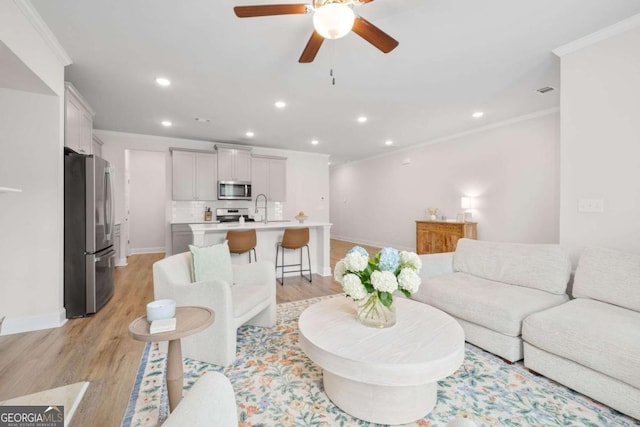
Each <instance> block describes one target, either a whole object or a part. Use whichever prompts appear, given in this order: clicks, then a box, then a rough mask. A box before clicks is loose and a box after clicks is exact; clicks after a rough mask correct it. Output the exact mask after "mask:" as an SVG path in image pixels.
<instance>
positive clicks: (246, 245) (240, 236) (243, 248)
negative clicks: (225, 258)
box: [227, 229, 258, 262]
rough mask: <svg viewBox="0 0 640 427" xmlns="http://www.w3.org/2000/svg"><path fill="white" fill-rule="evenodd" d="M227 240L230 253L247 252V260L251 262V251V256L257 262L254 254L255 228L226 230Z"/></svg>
mask: <svg viewBox="0 0 640 427" xmlns="http://www.w3.org/2000/svg"><path fill="white" fill-rule="evenodd" d="M227 240H228V241H229V252H231V253H232V254H243V253H245V252H249V262H251V251H252V250H253V257H254V258H255V260H256V262H258V256H257V255H256V242H257V239H256V230H255V229H250V230H242V231H240V230H229V231H227Z"/></svg>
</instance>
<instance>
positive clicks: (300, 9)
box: [233, 3, 307, 18]
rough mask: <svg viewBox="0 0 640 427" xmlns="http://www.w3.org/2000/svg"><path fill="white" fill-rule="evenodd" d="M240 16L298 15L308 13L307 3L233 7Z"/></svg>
mask: <svg viewBox="0 0 640 427" xmlns="http://www.w3.org/2000/svg"><path fill="white" fill-rule="evenodd" d="M233 11H234V12H235V13H236V16H237V17H238V18H252V17H254V16H273V15H296V14H304V13H307V5H306V4H302V3H299V4H265V5H258V6H236V7H234V8H233Z"/></svg>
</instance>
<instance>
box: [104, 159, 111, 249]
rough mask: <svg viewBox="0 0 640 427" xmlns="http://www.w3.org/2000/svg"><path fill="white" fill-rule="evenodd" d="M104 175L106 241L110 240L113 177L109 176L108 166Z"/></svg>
mask: <svg viewBox="0 0 640 427" xmlns="http://www.w3.org/2000/svg"><path fill="white" fill-rule="evenodd" d="M104 175H105V180H104V194H105V203H104V205H103V206H104V234H105V238H106V239H107V240H111V231H112V230H113V200H112V199H113V180H112V178H113V177H112V176H111V167H110V166H108V167H107V168H106V169H105V172H104ZM107 203H108V206H107Z"/></svg>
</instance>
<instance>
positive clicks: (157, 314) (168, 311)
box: [147, 299, 176, 322]
mask: <svg viewBox="0 0 640 427" xmlns="http://www.w3.org/2000/svg"><path fill="white" fill-rule="evenodd" d="M175 316H176V302H175V301H174V300H172V299H159V300H156V301H151V302H150V303H149V304H147V320H148V321H149V322H153V321H154V320H160V319H171V318H172V317H175Z"/></svg>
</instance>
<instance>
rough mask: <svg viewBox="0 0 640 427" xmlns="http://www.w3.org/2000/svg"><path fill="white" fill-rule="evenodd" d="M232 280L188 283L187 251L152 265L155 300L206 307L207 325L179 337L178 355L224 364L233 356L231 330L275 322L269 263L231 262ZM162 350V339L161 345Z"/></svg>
mask: <svg viewBox="0 0 640 427" xmlns="http://www.w3.org/2000/svg"><path fill="white" fill-rule="evenodd" d="M232 268H233V283H227V282H226V281H223V280H219V279H216V280H211V281H201V282H194V283H192V282H191V269H192V265H191V253H190V252H184V253H181V254H177V255H173V256H170V257H168V258H165V259H162V260H160V261H158V262H156V263H155V264H154V265H153V292H154V298H155V299H165V298H168V299H173V300H175V301H176V305H177V306H201V307H208V308H210V309H212V310H213V311H214V312H215V321H214V322H213V325H211V326H210V327H208V328H207V329H205V330H204V331H202V332H199V333H197V334H195V335H192V336H189V337H186V338H183V339H182V355H183V356H184V357H188V358H191V359H195V360H200V361H203V362H207V363H213V364H215V365H219V366H227V365H229V364H231V363H232V362H233V361H234V360H235V358H236V330H237V329H238V328H239V327H240V326H242V325H244V324H248V325H254V326H262V327H269V328H270V327H272V326H274V325H275V324H276V288H275V285H276V277H275V268H274V266H273V263H271V262H256V263H252V264H242V265H233V266H232ZM161 350H162V351H164V352H166V351H167V350H166V343H161Z"/></svg>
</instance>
